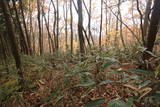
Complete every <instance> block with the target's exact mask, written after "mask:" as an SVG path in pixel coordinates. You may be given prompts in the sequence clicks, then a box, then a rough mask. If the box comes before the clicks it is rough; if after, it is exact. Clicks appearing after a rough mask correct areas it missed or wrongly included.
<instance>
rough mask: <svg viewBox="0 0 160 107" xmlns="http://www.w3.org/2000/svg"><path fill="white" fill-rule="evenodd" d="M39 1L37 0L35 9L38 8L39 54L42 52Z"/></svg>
mask: <svg viewBox="0 0 160 107" xmlns="http://www.w3.org/2000/svg"><path fill="white" fill-rule="evenodd" d="M40 7H41V6H40V1H39V0H37V10H38V15H37V18H38V28H39V29H38V30H39V49H40V55H42V54H43V44H42V43H43V42H42V28H41V9H40Z"/></svg>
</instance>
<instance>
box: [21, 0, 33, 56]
mask: <svg viewBox="0 0 160 107" xmlns="http://www.w3.org/2000/svg"><path fill="white" fill-rule="evenodd" d="M19 4H20V9H21V14H22V21H23V26H24V30H25V34H26V38H27V42H28V48H29V52H30V54H32V47H31V38H30V36H29V35H28V30H27V26H26V22H25V16H24V11H23V3H22V0H19Z"/></svg>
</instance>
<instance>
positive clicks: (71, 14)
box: [70, 0, 73, 54]
mask: <svg viewBox="0 0 160 107" xmlns="http://www.w3.org/2000/svg"><path fill="white" fill-rule="evenodd" d="M70 17H71V22H70V29H71V54H72V53H73V13H72V0H70Z"/></svg>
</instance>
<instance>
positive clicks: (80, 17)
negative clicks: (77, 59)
mask: <svg viewBox="0 0 160 107" xmlns="http://www.w3.org/2000/svg"><path fill="white" fill-rule="evenodd" d="M77 5H78V36H79V43H80V54H81V56H82V61H83V55H84V53H85V49H84V36H83V14H82V0H77Z"/></svg>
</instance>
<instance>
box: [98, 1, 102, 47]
mask: <svg viewBox="0 0 160 107" xmlns="http://www.w3.org/2000/svg"><path fill="white" fill-rule="evenodd" d="M102 21H103V0H101V19H100V31H99V47H100V49H101V48H102Z"/></svg>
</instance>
